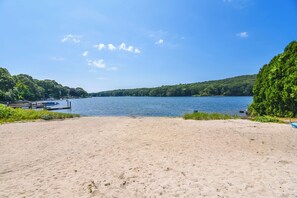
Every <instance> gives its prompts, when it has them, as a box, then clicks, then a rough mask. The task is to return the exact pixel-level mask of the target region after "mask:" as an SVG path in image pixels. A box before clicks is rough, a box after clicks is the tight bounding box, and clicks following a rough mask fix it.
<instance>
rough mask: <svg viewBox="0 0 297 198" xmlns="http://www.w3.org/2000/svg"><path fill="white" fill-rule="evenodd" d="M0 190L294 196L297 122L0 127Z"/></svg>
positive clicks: (81, 122) (119, 120)
mask: <svg viewBox="0 0 297 198" xmlns="http://www.w3.org/2000/svg"><path fill="white" fill-rule="evenodd" d="M0 159H1V161H0V197H1V198H2V197H297V129H293V128H292V127H290V126H289V125H287V124H263V123H257V122H251V121H247V120H226V121H186V120H183V119H181V118H159V117H155V118H151V117H139V118H138V117H136V118H133V117H83V118H77V119H70V120H64V121H37V122H28V123H14V124H4V125H0Z"/></svg>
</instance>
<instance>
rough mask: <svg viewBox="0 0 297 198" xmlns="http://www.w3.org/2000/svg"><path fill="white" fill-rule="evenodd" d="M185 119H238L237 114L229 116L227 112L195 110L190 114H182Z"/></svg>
mask: <svg viewBox="0 0 297 198" xmlns="http://www.w3.org/2000/svg"><path fill="white" fill-rule="evenodd" d="M183 118H184V119H186V120H228V119H239V118H240V117H239V116H237V115H234V116H231V115H228V114H220V113H205V112H195V113H190V114H185V115H184V116H183Z"/></svg>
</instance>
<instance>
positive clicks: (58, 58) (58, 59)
mask: <svg viewBox="0 0 297 198" xmlns="http://www.w3.org/2000/svg"><path fill="white" fill-rule="evenodd" d="M51 60H53V61H64V60H65V59H64V58H63V57H55V56H54V57H51Z"/></svg>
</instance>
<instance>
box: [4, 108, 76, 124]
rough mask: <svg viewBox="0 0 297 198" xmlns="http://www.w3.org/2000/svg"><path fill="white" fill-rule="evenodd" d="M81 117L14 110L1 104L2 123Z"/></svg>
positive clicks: (30, 110)
mask: <svg viewBox="0 0 297 198" xmlns="http://www.w3.org/2000/svg"><path fill="white" fill-rule="evenodd" d="M74 117H79V115H78V114H69V113H56V112H49V111H47V110H41V111H36V110H32V109H28V110H27V109H21V108H19V109H13V108H11V107H7V106H4V105H1V104H0V123H7V122H16V121H32V120H38V119H43V120H53V119H66V118H74Z"/></svg>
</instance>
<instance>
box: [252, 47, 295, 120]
mask: <svg viewBox="0 0 297 198" xmlns="http://www.w3.org/2000/svg"><path fill="white" fill-rule="evenodd" d="M253 93H254V99H253V103H252V104H251V105H250V107H249V110H250V112H251V114H252V115H272V116H279V117H296V116H297V42H296V41H293V42H291V43H290V44H289V45H288V46H287V47H286V48H285V50H284V52H283V53H282V54H279V55H277V56H275V57H274V58H273V59H272V60H271V61H270V63H269V64H267V65H264V66H263V67H262V68H261V69H260V72H259V73H258V75H257V79H256V83H255V85H254V88H253Z"/></svg>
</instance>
